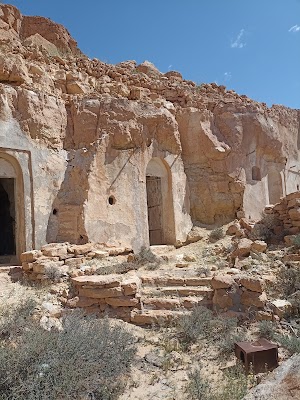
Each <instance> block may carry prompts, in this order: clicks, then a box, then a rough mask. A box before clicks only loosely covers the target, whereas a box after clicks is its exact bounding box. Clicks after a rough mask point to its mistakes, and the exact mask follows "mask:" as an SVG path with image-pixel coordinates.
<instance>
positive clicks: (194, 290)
mask: <svg viewBox="0 0 300 400" xmlns="http://www.w3.org/2000/svg"><path fill="white" fill-rule="evenodd" d="M213 292H214V291H213V289H212V288H209V287H206V286H163V287H154V288H153V287H150V286H148V287H143V289H142V295H143V296H144V297H164V295H165V296H176V297H185V296H205V297H206V298H212V296H213Z"/></svg>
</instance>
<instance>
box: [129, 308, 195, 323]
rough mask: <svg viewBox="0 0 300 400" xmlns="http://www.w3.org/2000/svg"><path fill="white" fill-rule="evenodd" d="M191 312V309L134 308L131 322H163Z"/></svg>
mask: <svg viewBox="0 0 300 400" xmlns="http://www.w3.org/2000/svg"><path fill="white" fill-rule="evenodd" d="M188 313H190V311H173V310H147V311H145V310H144V311H141V310H133V311H132V312H131V316H130V322H132V323H133V324H136V325H152V324H163V323H166V322H170V321H174V320H176V319H178V318H180V317H181V316H183V315H185V314H188Z"/></svg>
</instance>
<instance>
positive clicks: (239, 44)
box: [231, 29, 246, 49]
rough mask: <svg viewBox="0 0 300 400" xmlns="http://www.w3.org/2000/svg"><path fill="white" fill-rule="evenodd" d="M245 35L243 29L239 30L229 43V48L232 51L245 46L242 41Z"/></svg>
mask: <svg viewBox="0 0 300 400" xmlns="http://www.w3.org/2000/svg"><path fill="white" fill-rule="evenodd" d="M244 34H245V29H241V30H240V32H239V34H238V35H237V37H236V39H235V40H234V41H231V47H232V48H233V49H242V48H243V47H245V46H246V43H245V42H243V41H242V39H243V36H244Z"/></svg>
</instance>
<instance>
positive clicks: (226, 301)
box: [213, 289, 233, 308]
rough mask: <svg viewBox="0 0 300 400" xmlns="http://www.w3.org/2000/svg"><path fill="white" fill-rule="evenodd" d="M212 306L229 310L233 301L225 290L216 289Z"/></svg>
mask: <svg viewBox="0 0 300 400" xmlns="http://www.w3.org/2000/svg"><path fill="white" fill-rule="evenodd" d="M213 305H214V306H217V307H219V308H230V307H232V306H233V300H232V298H231V297H230V296H229V294H228V292H227V291H226V290H225V289H217V290H215V292H214V295H213Z"/></svg>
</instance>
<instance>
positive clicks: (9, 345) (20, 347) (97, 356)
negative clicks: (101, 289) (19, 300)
mask: <svg viewBox="0 0 300 400" xmlns="http://www.w3.org/2000/svg"><path fill="white" fill-rule="evenodd" d="M16 311H18V310H16ZM14 318H15V321H17V317H14ZM4 319H5V318H4ZM26 321H27V322H26V324H25V325H24V324H21V325H20V326H22V330H21V331H18V330H17V329H15V331H14V332H13V334H12V335H10V336H9V338H5V340H3V339H2V340H0V399H1V400H9V399H10V400H12V399H16V400H37V399H39V400H58V399H59V400H62V399H64V400H71V399H72V400H73V399H77V398H80V397H83V396H86V398H92V399H95V400H112V399H117V398H118V396H119V395H120V393H121V392H122V389H123V386H124V378H125V377H126V374H127V373H128V372H129V369H130V365H131V362H132V361H133V357H134V354H135V344H134V338H133V337H132V335H131V334H129V333H128V332H127V331H126V330H125V329H124V328H123V327H121V326H120V325H116V324H114V325H113V326H112V325H111V324H110V323H109V321H108V320H107V319H103V320H97V319H95V318H92V317H90V318H84V317H83V316H82V314H80V313H76V312H75V313H72V314H70V315H68V316H67V317H66V318H65V319H64V320H63V330H62V331H56V330H51V331H50V332H49V331H45V330H43V329H42V328H41V327H40V326H39V323H38V321H35V320H33V319H32V318H30V317H29V318H26ZM4 325H5V324H4ZM2 326H3V322H2ZM87 396H89V397H87Z"/></svg>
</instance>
